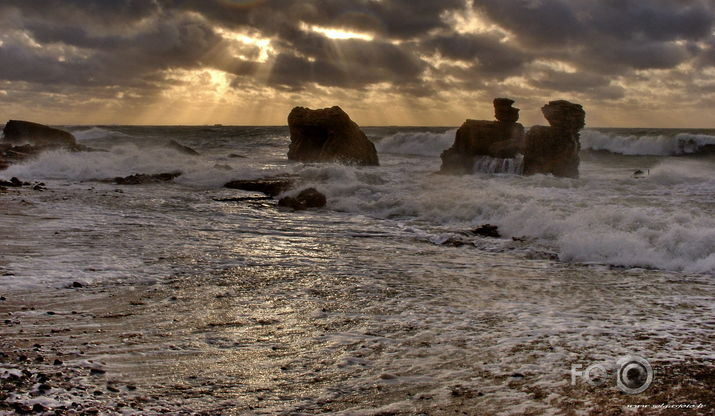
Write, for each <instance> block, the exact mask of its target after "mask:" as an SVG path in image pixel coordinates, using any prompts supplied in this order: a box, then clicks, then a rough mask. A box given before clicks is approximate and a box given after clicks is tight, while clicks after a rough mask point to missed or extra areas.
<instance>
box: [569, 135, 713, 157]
mask: <svg viewBox="0 0 715 416" xmlns="http://www.w3.org/2000/svg"><path fill="white" fill-rule="evenodd" d="M581 148H582V149H584V150H586V149H589V150H603V151H608V152H611V153H619V154H623V155H631V156H637V155H644V156H645V155H653V156H675V155H686V154H695V153H699V152H701V151H703V150H706V149H711V150H715V136H712V135H708V134H693V133H678V134H674V135H672V136H671V135H665V134H653V135H648V134H645V135H622V134H615V133H608V132H603V131H598V130H584V131H582V132H581Z"/></svg>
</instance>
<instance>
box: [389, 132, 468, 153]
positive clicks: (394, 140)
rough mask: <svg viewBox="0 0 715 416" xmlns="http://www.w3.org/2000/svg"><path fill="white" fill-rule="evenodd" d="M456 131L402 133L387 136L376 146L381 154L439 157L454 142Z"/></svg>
mask: <svg viewBox="0 0 715 416" xmlns="http://www.w3.org/2000/svg"><path fill="white" fill-rule="evenodd" d="M456 131H457V130H456V129H451V130H447V131H445V132H444V133H433V132H427V131H425V132H400V133H396V134H393V135H391V136H387V137H385V138H383V139H381V140H379V141H377V143H376V144H375V146H376V147H377V150H378V151H379V152H380V153H393V154H401V155H415V156H439V155H440V153H442V151H444V150H445V149H447V148H449V147H450V146H451V145H452V142H454V135H455V133H456Z"/></svg>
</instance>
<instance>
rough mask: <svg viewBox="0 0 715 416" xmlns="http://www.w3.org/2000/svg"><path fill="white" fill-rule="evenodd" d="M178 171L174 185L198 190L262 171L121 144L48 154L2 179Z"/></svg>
mask: <svg viewBox="0 0 715 416" xmlns="http://www.w3.org/2000/svg"><path fill="white" fill-rule="evenodd" d="M174 171H180V172H182V175H181V176H179V177H178V178H177V179H176V180H175V182H177V183H180V184H184V185H188V186H193V187H202V188H215V187H220V186H222V185H223V184H224V183H226V182H228V181H229V180H232V179H235V178H246V179H251V178H256V177H259V176H262V175H265V174H266V172H265V169H262V168H261V167H260V166H256V165H255V164H251V163H249V162H247V161H246V160H244V159H241V161H240V162H231V161H222V162H221V164H220V165H217V163H216V161H215V160H210V159H207V158H203V157H200V156H192V155H187V154H185V153H182V152H180V151H178V150H176V149H172V148H167V147H159V146H138V145H136V144H134V143H122V144H119V145H115V146H112V147H111V148H109V149H108V150H106V151H95V152H69V151H66V150H60V149H58V150H51V151H47V152H43V153H41V154H40V155H38V156H37V157H36V158H33V159H30V160H27V161H25V162H23V163H18V164H15V165H12V166H10V167H9V168H8V169H6V170H5V171H3V172H2V174H3V176H6V177H8V178H9V177H12V176H16V177H18V178H22V179H23V180H70V181H92V180H101V179H107V178H114V177H117V176H128V175H133V174H135V173H143V174H157V173H164V172H174Z"/></svg>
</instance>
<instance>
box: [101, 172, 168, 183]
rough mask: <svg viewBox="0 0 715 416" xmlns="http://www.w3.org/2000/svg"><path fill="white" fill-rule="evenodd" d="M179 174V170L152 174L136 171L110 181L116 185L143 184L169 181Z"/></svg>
mask: <svg viewBox="0 0 715 416" xmlns="http://www.w3.org/2000/svg"><path fill="white" fill-rule="evenodd" d="M179 176H181V172H167V173H157V174H154V175H146V174H143V173H137V174H134V175H129V176H125V177H116V178H114V179H113V180H112V181H113V182H114V183H116V184H117V185H144V184H149V183H161V182H170V181H173V180H174V179H176V178H177V177H179Z"/></svg>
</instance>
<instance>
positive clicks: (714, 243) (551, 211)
mask: <svg viewBox="0 0 715 416" xmlns="http://www.w3.org/2000/svg"><path fill="white" fill-rule="evenodd" d="M452 139H453V131H452V132H445V133H441V134H435V133H417V134H415V133H403V134H396V135H392V136H388V137H386V138H385V139H383V140H382V141H379V142H378V147H380V148H381V149H383V153H382V154H381V162H382V166H379V167H355V166H343V165H339V164H302V163H292V162H288V161H285V160H283V159H282V157H283V156H282V153H280V154H277V153H276V154H274V153H275V152H274V153H271V152H268V153H267V156H265V157H264V158H263V159H262V158H260V157H257V156H255V154H254V153H251V154H253V156H252V157H251V158H248V159H225V158H223V159H221V161H220V162H217V161H216V160H212V159H211V158H209V157H207V156H189V155H185V154H182V153H179V152H177V151H175V150H173V149H169V148H163V147H157V146H148V147H141V146H138V145H137V144H133V143H124V144H121V145H116V146H114V147H112V148H110V150H109V151H107V152H81V153H71V152H65V151H52V152H46V153H43V154H41V155H40V156H39V157H38V158H36V159H33V160H30V161H26V162H24V163H21V164H17V165H13V166H11V167H10V168H9V169H8V170H6V171H4V172H3V176H4V177H8V178H9V177H11V176H17V177H18V178H21V179H22V180H47V179H56V180H66V181H70V182H76V181H87V180H94V179H105V178H113V177H116V176H127V175H131V174H134V173H146V174H154V173H161V172H170V171H177V170H179V171H182V172H183V174H182V176H180V177H179V178H177V179H176V180H175V182H176V183H178V184H180V185H185V186H191V187H194V188H203V189H218V188H220V187H221V186H222V185H223V184H224V183H225V182H227V181H228V180H232V179H240V178H256V177H260V176H265V175H269V174H275V173H294V174H297V175H298V176H299V177H300V178H301V180H300V181H299V187H300V189H302V188H304V187H308V186H315V187H316V188H318V190H320V191H321V192H324V193H325V194H326V196H327V199H328V209H331V210H335V211H339V212H348V213H350V216H352V217H363V216H364V217H365V218H377V219H385V220H389V221H397V222H398V223H399V224H403V225H404V230H405V232H406V233H408V234H409V233H411V234H412V235H413V236H414V237H416V238H418V239H421V240H423V241H435V242H438V241H443V240H444V238H442V237H441V236H444V235H447V234H449V233H455V232H459V231H466V230H469V229H471V228H473V227H475V226H478V225H481V224H484V223H491V224H495V225H498V226H499V230H500V232H501V233H502V235H504V236H505V237H506V241H507V243H509V244H511V243H510V240H509V237H519V236H528V237H532V239H530V240H529V241H534V244H535V246H529V247H528V249H529V250H531V249H537V250H541V249H543V250H544V251H546V252H556V253H558V255H559V256H560V257H561V259H563V260H565V261H574V262H586V263H589V262H595V263H605V264H614V265H623V266H639V267H654V268H661V269H667V270H678V271H687V272H702V273H715V240H714V239H715V219H713V218H714V217H713V215H712V202H711V201H712V192H713V188H714V187H715V166H713V165H712V164H711V163H707V162H706V161H703V160H691V159H688V158H666V159H664V161H662V162H661V163H660V164H658V165H655V166H649V168H650V170H649V175H647V176H645V177H644V178H638V179H637V178H633V177H632V172H633V170H634V168H631V167H630V166H624V165H622V163H624V162H622V161H619V165H618V166H613V167H612V166H610V165H609V164H608V162H606V163H604V162H603V160H600V159H599V161H597V162H584V163H582V165H581V173H582V175H581V178H580V179H578V180H576V179H564V178H554V177H551V176H544V175H536V176H530V177H522V176H518V175H493V174H492V173H493V172H496V171H499V172H503V171H510V172H511V171H514V172H516V171H517V170H518V163H515V164H513V165H509V166H506V167H504V166H502V167H501V168H499V169H497V168H495V166H496V165H497V164H498V163H496V162H495V161H493V160H492V161H481V162H480V163H481V165H480V166H481V167H480V169H478V173H476V174H474V175H465V176H444V175H434V173H435V172H436V171H438V170H439V165H440V160H439V157H438V154H439V152H440V151H442V150H443V149H444V148H446V147H448V145H449V144H450V143H451V141H452ZM426 144H430V146H427V145H426ZM420 146H426V149H423V150H424V152H423V153H422V154H423V155H431V157H425V158H424V159H422V160H420V163H414V159H411V158H405V157H404V155H405V154H409V155H413V154H417V153H418V152H419V148H420ZM237 148H240V147H237ZM240 149H242V150H241V152H246V153H249V152H250V151H251V149H252V148H240ZM388 149H389V150H390V151H388ZM487 162H488V163H487ZM502 162H503V161H501V162H500V163H502ZM217 163H220V164H222V165H229V166H228V167H229V168H230V169H226V166H217V165H216V164H217ZM638 163H640V162H638ZM502 164H503V163H502ZM482 165H483V166H482ZM635 167H639V166H637V165H636V166H635ZM266 215H271V214H266ZM410 230H411V231H410ZM400 235H402V234H400ZM474 242H476V243H477V244H476V245H477V246H478V247H480V248H483V247H486V246H485V245H484V244H481V240H475V241H474ZM487 246H488V245H487ZM489 247H491V246H488V247H487V248H489ZM494 247H496V248H499V247H502V248H504V247H506V245H505V244H502V243H499V244H495V245H494ZM507 248H508V247H507Z"/></svg>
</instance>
